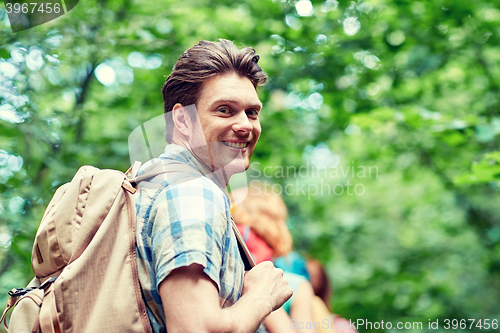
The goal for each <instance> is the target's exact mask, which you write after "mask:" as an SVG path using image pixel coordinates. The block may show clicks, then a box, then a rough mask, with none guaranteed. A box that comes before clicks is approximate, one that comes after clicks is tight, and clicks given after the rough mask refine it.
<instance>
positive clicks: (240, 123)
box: [233, 111, 253, 134]
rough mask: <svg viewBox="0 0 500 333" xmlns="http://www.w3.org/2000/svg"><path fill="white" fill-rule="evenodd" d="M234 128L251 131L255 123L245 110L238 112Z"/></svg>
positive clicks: (235, 129)
mask: <svg viewBox="0 0 500 333" xmlns="http://www.w3.org/2000/svg"><path fill="white" fill-rule="evenodd" d="M233 130H234V131H235V132H240V133H245V134H246V133H250V132H251V131H252V130H253V125H252V123H251V122H250V119H248V116H247V114H246V112H245V111H241V112H238V114H237V115H236V117H235V118H234V123H233Z"/></svg>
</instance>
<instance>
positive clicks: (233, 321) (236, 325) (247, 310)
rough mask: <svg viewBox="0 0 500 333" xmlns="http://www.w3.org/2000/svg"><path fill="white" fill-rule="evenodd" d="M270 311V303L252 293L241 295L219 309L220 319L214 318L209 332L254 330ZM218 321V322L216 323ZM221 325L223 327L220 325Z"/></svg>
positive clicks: (245, 331) (243, 332) (241, 332)
mask: <svg viewBox="0 0 500 333" xmlns="http://www.w3.org/2000/svg"><path fill="white" fill-rule="evenodd" d="M269 313H271V307H270V303H269V302H266V301H265V300H264V299H261V300H259V299H258V298H257V297H253V296H252V295H243V296H242V297H241V298H240V299H239V300H238V301H237V302H236V303H235V304H234V305H233V306H231V307H228V308H224V309H221V311H220V319H222V320H220V321H219V320H217V319H216V318H214V320H213V322H214V323H213V326H211V327H210V330H209V331H210V332H237V333H249V332H255V331H257V329H258V328H259V325H260V324H261V323H262V321H263V320H264V319H265V318H266V317H267V316H268V315H269ZM217 322H218V323H217ZM221 324H222V326H225V327H220V326H221Z"/></svg>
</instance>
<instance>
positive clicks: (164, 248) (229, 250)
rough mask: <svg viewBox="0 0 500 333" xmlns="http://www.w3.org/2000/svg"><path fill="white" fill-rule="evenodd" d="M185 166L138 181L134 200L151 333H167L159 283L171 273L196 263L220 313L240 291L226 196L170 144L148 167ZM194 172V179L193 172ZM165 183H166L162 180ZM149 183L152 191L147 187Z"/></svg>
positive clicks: (238, 261)
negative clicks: (212, 284)
mask: <svg viewBox="0 0 500 333" xmlns="http://www.w3.org/2000/svg"><path fill="white" fill-rule="evenodd" d="M158 162H160V163H167V164H174V165H177V166H181V167H182V166H183V165H184V166H186V165H187V166H189V167H188V168H187V169H188V171H186V172H185V174H187V175H184V176H182V175H181V176H179V173H175V175H176V176H174V177H172V178H169V175H170V174H169V173H167V174H165V175H166V177H165V175H160V176H158V177H156V178H155V179H154V180H153V181H152V182H141V183H139V186H140V193H139V196H138V197H137V200H136V208H137V230H136V239H137V262H138V271H139V280H140V282H141V286H142V292H143V298H144V301H145V303H146V306H147V311H148V316H149V319H150V322H151V325H152V327H153V332H166V323H165V313H164V309H163V305H162V302H161V298H160V295H159V293H158V286H159V284H160V283H161V282H162V281H163V279H165V277H167V276H168V274H170V272H172V271H173V270H174V269H176V268H179V267H184V266H189V265H191V264H194V263H196V264H199V265H201V266H203V267H204V269H203V271H204V272H205V273H206V274H207V275H208V277H209V278H210V279H212V280H213V281H214V282H215V283H216V285H217V287H218V290H219V304H220V306H221V307H222V308H224V307H228V306H231V305H232V304H234V303H235V302H236V301H237V300H238V299H239V298H240V297H241V292H242V289H243V275H244V264H243V261H242V260H241V257H240V254H239V252H238V245H237V240H236V237H235V236H234V234H233V231H232V229H231V223H230V221H231V215H230V212H229V208H230V202H229V200H228V196H227V192H226V191H225V190H224V189H222V188H221V186H219V185H218V183H217V180H216V179H215V178H214V177H212V175H211V172H210V171H209V170H208V169H207V168H206V167H205V166H204V165H203V164H201V163H200V162H199V161H198V160H197V159H196V158H195V157H194V156H193V155H192V154H191V153H190V152H189V151H188V150H187V149H185V148H182V147H180V146H178V145H174V144H170V145H167V146H166V148H165V151H164V153H163V154H162V155H161V156H160V157H159V158H158V159H154V160H152V161H149V162H147V163H146V164H144V166H143V167H142V168H141V170H144V169H146V168H148V167H149V166H151V164H152V163H158ZM196 172H199V173H198V175H194V173H196ZM165 178H166V180H165ZM151 184H154V186H149V185H151Z"/></svg>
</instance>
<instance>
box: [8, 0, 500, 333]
mask: <svg viewBox="0 0 500 333" xmlns="http://www.w3.org/2000/svg"><path fill="white" fill-rule="evenodd" d="M498 8H500V2H499V1H485V0H478V1H474V2H472V1H452V0H433V1H402V0H367V1H361V0H359V1H357V2H352V1H350V2H347V1H340V2H337V1H335V0H326V1H318V0H312V1H309V0H299V1H292V0H290V1H288V0H281V1H276V0H275V1H272V0H259V1H257V0H252V1H250V0H248V1H211V0H185V1H170V0H162V1H149V0H107V1H96V0H81V1H80V3H79V4H78V5H77V6H76V7H75V8H74V9H72V10H71V11H70V12H68V14H66V15H64V16H62V17H60V18H58V19H56V20H54V21H51V22H49V23H46V24H43V25H41V26H38V27H35V28H33V29H29V30H25V31H21V32H18V33H13V32H12V31H11V28H10V26H9V21H8V18H7V15H6V11H5V7H4V6H0V29H1V31H2V32H1V34H0V102H1V105H0V304H5V301H6V298H7V291H8V290H10V289H11V288H13V287H22V286H24V285H25V284H26V283H27V282H28V281H29V280H30V279H31V278H32V276H33V273H32V271H31V263H30V256H31V247H32V242H33V237H34V235H35V232H36V229H37V226H38V223H39V221H40V219H41V216H42V214H43V211H44V209H45V206H46V205H47V204H48V202H49V200H50V198H51V196H52V195H53V193H54V191H55V190H56V189H57V187H58V186H59V185H61V184H63V183H65V182H68V181H69V180H71V178H72V176H73V175H74V173H75V172H76V170H77V169H78V167H79V166H81V165H94V166H97V167H100V168H113V169H120V170H126V169H127V168H128V166H129V165H130V158H129V147H128V136H129V135H130V133H131V132H132V131H133V130H134V129H135V128H137V127H138V126H140V125H141V124H143V123H145V122H147V121H148V120H150V119H153V118H154V117H157V116H159V115H161V114H162V112H163V103H162V98H161V92H160V89H161V87H162V85H163V82H164V80H165V78H166V76H167V75H168V74H169V73H170V71H171V68H172V66H173V65H174V63H175V61H176V59H177V58H178V57H179V55H180V54H181V53H182V52H183V51H184V50H185V49H187V48H188V47H190V46H192V45H194V44H196V43H197V42H198V40H201V39H207V40H216V39H218V38H227V39H230V40H234V41H236V43H237V44H238V45H240V46H243V45H245V46H253V47H254V48H255V49H256V50H257V53H258V54H259V55H260V56H261V60H260V64H261V65H262V67H263V68H264V70H266V71H267V72H268V73H269V75H270V77H271V80H270V82H269V83H268V84H267V85H266V86H265V87H262V88H260V89H259V95H260V98H261V100H262V102H263V103H264V109H263V112H262V113H261V123H262V127H263V132H262V136H261V139H260V141H259V144H258V146H257V149H256V151H255V154H254V157H253V164H252V166H251V168H250V171H249V172H248V174H247V179H248V180H249V181H254V180H257V179H260V180H262V181H266V182H268V183H269V184H271V185H273V186H272V187H271V189H272V190H274V191H275V192H276V193H282V194H283V195H284V200H285V202H286V204H287V206H288V208H289V218H288V225H289V227H290V230H291V232H292V235H293V237H294V246H295V249H296V250H297V251H298V252H299V253H301V254H303V255H304V256H306V257H313V258H317V259H319V260H320V261H321V262H322V263H324V264H325V266H326V268H327V271H328V274H329V276H330V278H331V280H332V283H333V285H334V289H335V293H334V296H333V298H332V307H333V311H334V312H335V313H338V314H341V315H342V316H344V317H346V318H348V319H353V320H355V319H358V318H362V319H365V320H369V321H372V322H376V321H377V322H380V321H381V320H384V322H393V323H396V322H399V321H401V322H412V321H421V322H423V324H424V325H423V330H418V331H428V327H427V323H428V320H429V319H430V320H431V321H435V320H436V319H438V320H439V321H440V323H443V321H444V320H445V319H458V320H461V319H466V320H467V319H476V323H477V320H480V319H481V320H483V322H484V320H485V319H490V322H491V320H493V319H497V320H498V319H500V205H499V199H500V192H499V185H500V152H499V151H498V144H499V142H500V138H499V136H498V134H499V133H500V115H499V107H500V96H499V88H500V44H499V38H500V10H499V9H498ZM301 167H302V169H301ZM280 170H281V173H280ZM293 170H296V171H297V173H293ZM300 170H302V173H300V172H299V171H300ZM369 170H370V171H371V173H370V172H369ZM353 171H355V172H353ZM363 171H364V172H363ZM341 190H342V192H341ZM285 191H287V192H286V193H285ZM469 325H470V321H468V324H467V328H466V329H464V331H474V332H476V331H491V330H492V329H491V328H490V329H489V330H488V329H485V328H484V327H482V328H480V327H469ZM440 330H442V331H445V330H444V329H443V327H442V326H441V327H440ZM360 331H384V330H375V329H373V330H369V329H368V330H364V329H360ZM385 331H387V332H389V331H390V330H385ZM406 331H412V330H406ZM415 331H417V330H415ZM429 331H430V330H429ZM433 331H435V330H433ZM454 331H460V329H457V330H454ZM495 331H498V330H495Z"/></svg>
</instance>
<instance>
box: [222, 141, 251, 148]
mask: <svg viewBox="0 0 500 333" xmlns="http://www.w3.org/2000/svg"><path fill="white" fill-rule="evenodd" d="M222 143H223V144H224V145H226V146H228V147H231V148H238V149H243V148H246V147H248V145H249V144H250V142H230V141H222Z"/></svg>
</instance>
